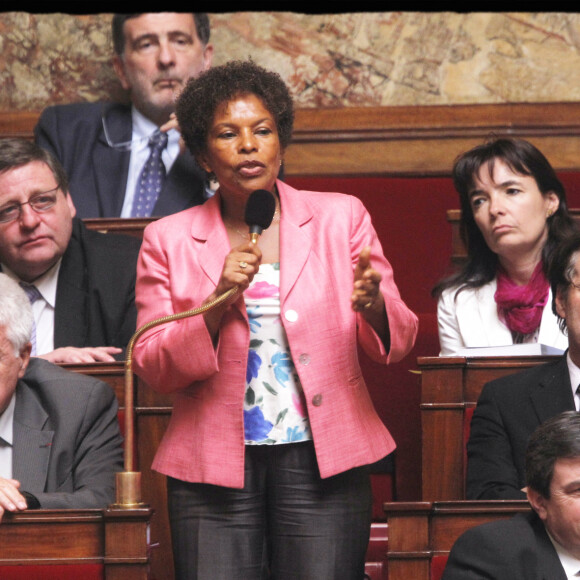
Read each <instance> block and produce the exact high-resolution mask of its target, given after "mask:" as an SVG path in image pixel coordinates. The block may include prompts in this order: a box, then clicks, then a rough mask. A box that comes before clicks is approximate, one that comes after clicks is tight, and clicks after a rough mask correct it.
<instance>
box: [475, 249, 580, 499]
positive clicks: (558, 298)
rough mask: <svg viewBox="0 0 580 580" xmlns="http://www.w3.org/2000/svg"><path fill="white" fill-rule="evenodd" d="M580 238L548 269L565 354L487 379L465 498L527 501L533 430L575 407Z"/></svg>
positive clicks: (579, 352)
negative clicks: (527, 468)
mask: <svg viewBox="0 0 580 580" xmlns="http://www.w3.org/2000/svg"><path fill="white" fill-rule="evenodd" d="M579 252H580V237H573V238H571V239H570V240H568V241H567V242H566V243H564V244H562V245H561V246H560V247H559V248H558V250H557V252H556V253H555V255H554V257H553V260H552V262H551V267H550V270H549V273H548V277H549V281H550V285H551V289H552V309H553V311H554V313H555V314H556V315H557V316H558V321H559V324H560V327H561V328H562V330H567V334H568V342H569V348H568V351H567V353H566V354H565V355H564V356H562V357H558V358H557V359H556V360H555V361H554V362H550V363H547V364H544V365H540V366H537V367H533V368H530V369H527V370H525V371H523V372H521V373H516V374H514V375H509V376H506V377H502V378H500V379H496V380H494V381H491V382H489V383H487V384H486V385H485V386H484V388H483V390H482V392H481V395H480V396H479V399H478V401H477V406H476V408H475V411H474V413H473V418H472V420H471V428H470V436H469V440H468V443H467V481H466V496H467V499H525V497H526V494H525V489H524V486H525V469H524V456H525V449H526V445H527V443H528V439H529V437H530V435H531V434H532V433H533V431H534V429H536V427H538V425H540V424H541V423H543V422H544V421H545V420H546V419H548V418H550V417H552V416H554V415H557V414H558V413H561V412H562V411H566V410H578V401H577V400H576V397H577V395H576V388H577V387H578V385H579V384H580V368H579V367H580V290H578V289H577V288H576V287H575V284H579V285H580V261H579V260H578V257H579V255H580V254H579Z"/></svg>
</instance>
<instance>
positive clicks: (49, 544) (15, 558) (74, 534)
mask: <svg viewBox="0 0 580 580" xmlns="http://www.w3.org/2000/svg"><path fill="white" fill-rule="evenodd" d="M151 513H152V510H151V509H149V508H146V509H145V508H144V509H136V510H111V509H106V510H37V511H29V512H24V513H20V514H11V513H8V514H5V515H4V517H3V518H2V524H1V525H0V568H1V567H4V566H23V565H26V564H28V565H35V566H42V565H47V564H50V565H57V564H58V565H85V564H99V565H102V566H103V567H104V571H105V572H104V576H103V577H104V578H106V579H107V580H146V579H147V578H149V577H150V576H149V549H150V545H149V521H150V518H151ZM0 575H1V573H0ZM20 577H21V578H25V577H26V576H25V573H24V571H23V574H22V575H21V576H20ZM159 578H161V577H159Z"/></svg>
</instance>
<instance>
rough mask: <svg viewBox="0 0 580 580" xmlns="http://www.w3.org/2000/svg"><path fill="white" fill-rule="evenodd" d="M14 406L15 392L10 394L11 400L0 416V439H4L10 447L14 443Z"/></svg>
mask: <svg viewBox="0 0 580 580" xmlns="http://www.w3.org/2000/svg"><path fill="white" fill-rule="evenodd" d="M15 405H16V392H14V393H12V398H11V399H10V403H8V407H6V410H5V411H4V413H2V414H1V415H0V439H4V441H6V443H8V444H9V445H12V443H13V441H14V430H13V427H12V426H13V424H14V407H15Z"/></svg>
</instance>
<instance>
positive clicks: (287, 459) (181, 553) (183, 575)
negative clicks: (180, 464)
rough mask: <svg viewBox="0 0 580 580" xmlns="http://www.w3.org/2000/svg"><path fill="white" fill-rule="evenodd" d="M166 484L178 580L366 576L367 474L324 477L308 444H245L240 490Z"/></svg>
mask: <svg viewBox="0 0 580 580" xmlns="http://www.w3.org/2000/svg"><path fill="white" fill-rule="evenodd" d="M227 468H228V466H227V465H224V469H227ZM167 485H168V497H169V499H168V505H169V519H170V522H171V532H172V537H173V554H174V560H175V571H176V572H175V574H176V575H175V577H176V580H266V579H271V580H362V578H363V576H364V560H365V553H366V549H367V546H368V541H369V534H370V524H371V506H372V493H371V487H370V478H369V474H368V470H367V468H366V467H360V468H356V469H351V470H349V471H347V472H345V473H341V474H339V475H336V476H334V477H330V478H327V479H321V478H320V475H319V472H318V466H317V463H316V456H315V453H314V447H313V444H312V442H304V443H291V444H283V445H261V446H247V447H246V465H245V485H244V488H243V489H232V488H225V487H219V486H215V485H208V484H200V483H188V482H183V481H180V480H176V479H173V478H168V483H167Z"/></svg>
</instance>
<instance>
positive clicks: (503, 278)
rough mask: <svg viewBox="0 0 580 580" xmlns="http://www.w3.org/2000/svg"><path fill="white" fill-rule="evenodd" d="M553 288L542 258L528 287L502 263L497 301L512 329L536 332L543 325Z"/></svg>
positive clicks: (498, 277) (502, 314) (503, 317)
mask: <svg viewBox="0 0 580 580" xmlns="http://www.w3.org/2000/svg"><path fill="white" fill-rule="evenodd" d="M549 290H550V285H549V284H548V280H546V277H545V276H544V271H543V270H542V262H541V261H540V262H539V263H538V265H537V266H536V268H535V270H534V273H533V274H532V277H531V278H530V281H529V282H528V283H527V284H526V285H525V286H518V285H517V284H515V283H514V282H513V281H512V280H511V278H509V277H508V275H507V273H506V271H505V270H504V269H503V268H502V267H501V266H499V267H498V270H497V290H496V293H495V301H496V303H497V311H498V314H499V316H500V318H501V319H503V320H504V321H505V323H506V326H507V327H508V328H509V329H510V330H511V331H512V332H517V333H519V334H530V333H532V332H534V331H535V330H536V328H538V326H540V321H541V320H542V313H543V311H544V306H545V305H546V302H548V293H549Z"/></svg>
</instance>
